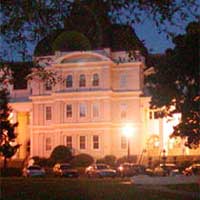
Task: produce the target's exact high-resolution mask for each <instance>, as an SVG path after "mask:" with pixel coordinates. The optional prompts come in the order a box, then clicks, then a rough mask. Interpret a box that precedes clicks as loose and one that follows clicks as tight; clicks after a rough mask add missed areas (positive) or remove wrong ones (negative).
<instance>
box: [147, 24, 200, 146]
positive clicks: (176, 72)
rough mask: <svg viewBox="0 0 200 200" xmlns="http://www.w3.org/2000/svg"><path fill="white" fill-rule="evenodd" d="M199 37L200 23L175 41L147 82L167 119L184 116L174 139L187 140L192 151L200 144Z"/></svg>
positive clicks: (153, 99)
mask: <svg viewBox="0 0 200 200" xmlns="http://www.w3.org/2000/svg"><path fill="white" fill-rule="evenodd" d="M199 35H200V25H199V23H198V22H192V23H190V24H189V25H188V26H187V28H186V33H185V34H184V35H178V36H176V37H175V38H174V39H173V42H174V45H175V47H174V49H169V50H167V51H166V54H165V56H164V57H162V59H161V60H160V62H158V63H157V64H155V68H154V69H155V73H154V74H151V75H150V76H148V77H147V80H146V81H147V86H148V89H149V90H150V93H151V94H153V97H152V101H151V106H152V107H154V108H161V109H162V110H163V112H162V115H164V116H165V115H168V116H172V114H173V113H181V115H182V117H181V122H180V123H179V124H178V125H177V126H176V127H174V132H173V134H172V136H180V137H183V138H186V143H185V144H186V145H187V146H188V147H189V148H196V147H198V146H199V144H200V112H199V110H200V89H199V88H200V87H199V81H200V73H199V44H200V37H199Z"/></svg>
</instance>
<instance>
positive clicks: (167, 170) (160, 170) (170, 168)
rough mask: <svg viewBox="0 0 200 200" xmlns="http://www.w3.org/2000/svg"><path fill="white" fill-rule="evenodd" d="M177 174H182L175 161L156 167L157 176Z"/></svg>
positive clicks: (155, 173)
mask: <svg viewBox="0 0 200 200" xmlns="http://www.w3.org/2000/svg"><path fill="white" fill-rule="evenodd" d="M177 174H180V171H179V169H178V168H177V166H176V165H175V164H174V163H165V164H163V163H162V164H160V165H159V166H157V167H156V168H155V169H154V175H156V176H175V175H177Z"/></svg>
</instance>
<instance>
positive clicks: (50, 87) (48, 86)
mask: <svg viewBox="0 0 200 200" xmlns="http://www.w3.org/2000/svg"><path fill="white" fill-rule="evenodd" d="M45 90H47V91H49V90H52V85H51V83H49V82H46V83H45Z"/></svg>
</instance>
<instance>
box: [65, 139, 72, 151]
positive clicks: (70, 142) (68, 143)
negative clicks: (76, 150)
mask: <svg viewBox="0 0 200 200" xmlns="http://www.w3.org/2000/svg"><path fill="white" fill-rule="evenodd" d="M66 146H67V147H69V148H72V136H66Z"/></svg>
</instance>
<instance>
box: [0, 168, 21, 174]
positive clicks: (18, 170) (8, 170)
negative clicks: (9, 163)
mask: <svg viewBox="0 0 200 200" xmlns="http://www.w3.org/2000/svg"><path fill="white" fill-rule="evenodd" d="M0 170H1V172H0V174H1V176H21V175H22V169H21V168H16V167H8V168H6V170H5V171H4V169H3V168H0Z"/></svg>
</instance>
